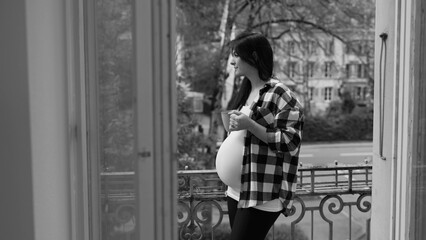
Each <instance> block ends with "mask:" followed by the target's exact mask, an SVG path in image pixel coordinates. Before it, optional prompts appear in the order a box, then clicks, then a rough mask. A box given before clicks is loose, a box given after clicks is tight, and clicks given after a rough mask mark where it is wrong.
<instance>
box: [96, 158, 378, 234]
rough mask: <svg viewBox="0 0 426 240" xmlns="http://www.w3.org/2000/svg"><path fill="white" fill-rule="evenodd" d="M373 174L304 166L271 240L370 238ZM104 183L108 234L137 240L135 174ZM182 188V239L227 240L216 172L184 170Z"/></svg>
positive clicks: (367, 168)
mask: <svg viewBox="0 0 426 240" xmlns="http://www.w3.org/2000/svg"><path fill="white" fill-rule="evenodd" d="M371 174H372V167H371V165H359V166H333V167H300V168H299V179H298V186H297V196H296V197H295V201H294V206H293V210H292V214H291V216H289V217H284V216H281V217H280V218H279V219H278V220H277V223H276V224H275V225H274V228H273V229H272V230H271V231H270V234H269V235H268V238H267V239H269V240H270V239H273V240H281V239H292V240H301V239H321V240H322V239H354V240H358V239H369V222H370V209H371ZM101 180H102V181H101V182H102V190H101V194H102V196H101V198H102V211H103V213H102V219H103V224H105V226H103V229H105V230H107V231H109V232H105V233H104V235H108V236H111V238H108V239H122V237H124V239H133V237H132V236H133V232H134V226H135V219H136V217H135V213H136V211H135V207H134V206H135V202H134V200H135V194H134V189H135V188H134V173H133V172H128V173H104V174H102V175H101ZM178 187H179V190H178V216H177V221H178V234H179V239H181V240H193V239H200V240H201V239H215V240H224V239H228V236H229V231H230V229H229V224H228V221H229V220H228V216H227V214H228V213H227V207H226V198H225V195H224V192H225V190H226V186H225V185H224V184H223V183H222V182H221V181H220V179H219V178H218V176H217V173H216V171H215V170H185V171H179V172H178Z"/></svg>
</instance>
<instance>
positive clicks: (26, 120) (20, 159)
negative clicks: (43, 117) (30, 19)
mask: <svg viewBox="0 0 426 240" xmlns="http://www.w3.org/2000/svg"><path fill="white" fill-rule="evenodd" d="M11 23H13V24H11ZM0 29H1V30H2V33H3V34H2V36H7V37H1V38H0V76H1V77H0V78H1V80H0V112H1V117H0V139H1V140H0V143H1V144H0V149H1V150H0V186H1V187H0V189H1V190H2V194H1V195H2V197H1V198H0V212H1V213H2V220H1V224H0V233H1V237H2V238H3V237H5V236H6V237H7V238H9V239H10V238H12V237H14V239H33V237H34V227H33V224H34V220H33V193H32V173H31V166H32V162H31V141H30V136H31V133H30V112H29V109H30V106H29V103H30V101H29V96H28V92H29V82H28V70H27V48H26V35H27V33H26V31H25V29H26V18H25V1H24V0H10V1H1V2H0Z"/></svg>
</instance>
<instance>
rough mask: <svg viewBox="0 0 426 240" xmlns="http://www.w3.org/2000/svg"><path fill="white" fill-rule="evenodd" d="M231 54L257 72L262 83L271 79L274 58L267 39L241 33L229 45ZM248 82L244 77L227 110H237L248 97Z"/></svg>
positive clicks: (259, 35)
mask: <svg viewBox="0 0 426 240" xmlns="http://www.w3.org/2000/svg"><path fill="white" fill-rule="evenodd" d="M230 46H231V51H232V53H234V52H235V53H237V54H238V56H239V57H240V58H241V59H242V60H243V61H245V62H247V63H248V64H250V65H251V66H253V67H255V68H256V69H257V70H258V72H259V77H260V79H262V80H263V81H265V82H266V81H268V80H269V79H270V78H271V77H272V72H273V67H274V56H273V52H272V47H271V45H270V44H269V41H268V39H266V37H265V36H263V35H262V34H260V33H252V32H242V33H240V34H239V35H238V36H237V37H236V38H235V39H234V40H232V41H231V43H230ZM250 91H251V84H250V81H249V80H248V79H247V78H246V77H244V79H243V81H242V83H241V86H240V89H239V91H238V93H237V94H236V95H235V96H233V98H232V99H231V101H230V102H229V104H228V109H239V108H240V107H241V106H243V105H244V103H245V102H246V101H247V98H248V96H249V95H250Z"/></svg>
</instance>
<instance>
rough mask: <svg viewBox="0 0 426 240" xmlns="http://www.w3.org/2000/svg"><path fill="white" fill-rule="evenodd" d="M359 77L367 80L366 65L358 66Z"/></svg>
mask: <svg viewBox="0 0 426 240" xmlns="http://www.w3.org/2000/svg"><path fill="white" fill-rule="evenodd" d="M357 77H359V78H365V65H364V64H358V74H357Z"/></svg>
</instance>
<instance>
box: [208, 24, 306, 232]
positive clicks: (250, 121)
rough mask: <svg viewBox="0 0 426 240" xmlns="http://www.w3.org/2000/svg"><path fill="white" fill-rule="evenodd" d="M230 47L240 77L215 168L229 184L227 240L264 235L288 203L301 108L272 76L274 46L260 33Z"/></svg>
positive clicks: (285, 211)
mask: <svg viewBox="0 0 426 240" xmlns="http://www.w3.org/2000/svg"><path fill="white" fill-rule="evenodd" d="M231 49H232V61H231V64H232V65H233V66H234V69H235V76H236V77H244V79H243V81H242V84H241V87H240V89H239V91H238V94H237V96H236V98H234V100H233V102H231V104H230V109H233V110H232V111H230V112H229V114H230V124H229V131H230V133H229V135H228V137H227V138H226V139H225V140H224V142H223V143H222V145H221V147H220V148H219V151H218V153H217V156H216V169H217V172H218V175H219V177H220V179H221V180H222V181H223V182H224V183H225V184H226V185H227V186H228V189H227V191H226V196H227V201H228V213H229V219H230V224H231V229H232V232H231V240H243V239H244V240H246V239H250V240H263V239H264V238H265V236H266V234H267V233H268V231H269V229H270V228H271V226H272V225H273V224H274V222H275V220H276V219H277V218H278V216H279V214H280V213H283V214H284V215H286V216H287V215H288V213H289V211H290V209H291V207H292V204H293V198H294V192H295V190H296V182H297V167H298V164H299V151H300V144H301V139H302V128H303V111H302V107H301V104H300V103H299V101H298V100H297V99H296V97H295V96H294V94H293V93H292V92H291V91H290V89H288V88H287V87H286V86H285V85H284V84H283V83H281V82H280V81H278V80H277V79H274V78H273V76H272V75H273V52H272V48H271V45H270V44H269V41H268V40H267V39H266V38H265V37H264V36H263V35H262V34H259V33H249V32H244V33H241V34H240V35H238V36H237V37H236V38H235V39H234V40H233V41H232V42H231Z"/></svg>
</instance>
